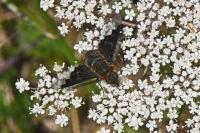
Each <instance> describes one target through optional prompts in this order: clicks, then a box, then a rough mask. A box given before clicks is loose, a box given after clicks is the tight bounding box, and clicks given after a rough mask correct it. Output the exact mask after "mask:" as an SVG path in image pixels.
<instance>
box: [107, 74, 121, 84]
mask: <svg viewBox="0 0 200 133" xmlns="http://www.w3.org/2000/svg"><path fill="white" fill-rule="evenodd" d="M106 82H107V83H108V84H111V85H113V86H119V79H118V74H117V73H116V72H109V73H108V74H107V76H106Z"/></svg>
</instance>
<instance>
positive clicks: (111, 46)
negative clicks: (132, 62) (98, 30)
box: [99, 25, 122, 63]
mask: <svg viewBox="0 0 200 133" xmlns="http://www.w3.org/2000/svg"><path fill="white" fill-rule="evenodd" d="M121 29H122V26H121V25H119V26H118V27H117V29H115V30H113V31H112V34H111V35H109V36H106V37H105V38H104V39H103V40H101V42H100V44H99V51H100V53H101V54H102V55H103V56H104V57H105V58H106V60H107V61H108V62H109V63H111V62H112V61H113V55H114V52H115V49H116V45H117V40H118V37H119V34H120V31H121Z"/></svg>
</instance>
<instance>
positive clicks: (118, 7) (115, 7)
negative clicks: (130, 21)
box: [112, 2, 122, 14]
mask: <svg viewBox="0 0 200 133" xmlns="http://www.w3.org/2000/svg"><path fill="white" fill-rule="evenodd" d="M112 8H113V9H115V13H117V14H118V13H119V12H120V11H121V10H122V6H121V3H120V2H115V4H114V5H113V6H112Z"/></svg>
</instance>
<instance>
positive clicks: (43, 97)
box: [15, 63, 83, 127]
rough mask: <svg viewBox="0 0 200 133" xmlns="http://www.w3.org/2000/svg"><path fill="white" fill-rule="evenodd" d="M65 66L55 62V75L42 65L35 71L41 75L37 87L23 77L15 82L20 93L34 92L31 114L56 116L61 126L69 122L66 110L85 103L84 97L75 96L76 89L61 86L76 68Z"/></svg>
mask: <svg viewBox="0 0 200 133" xmlns="http://www.w3.org/2000/svg"><path fill="white" fill-rule="evenodd" d="M63 68H64V64H63V65H58V64H57V63H55V65H54V68H53V70H54V72H55V73H56V76H55V77H53V76H52V74H53V73H52V72H51V71H49V70H47V68H46V67H44V66H42V65H41V66H40V67H39V68H38V69H37V70H36V72H35V76H38V77H39V80H38V83H37V85H36V87H32V86H30V83H29V82H28V81H25V80H24V79H22V78H20V80H18V81H17V82H16V84H15V85H16V88H17V89H18V90H19V92H20V93H22V92H24V91H30V92H31V93H32V95H31V97H30V99H31V100H32V101H34V105H33V107H31V108H30V113H31V114H34V115H35V116H38V115H44V114H46V115H49V116H55V117H56V120H55V123H56V124H58V125H60V126H61V127H63V126H66V125H67V124H68V117H67V116H66V114H65V113H66V110H67V109H70V108H71V107H74V108H79V107H80V106H81V105H82V104H83V102H82V98H80V97H78V96H75V94H74V93H75V90H74V89H73V90H71V89H70V88H64V89H63V88H62V87H61V85H63V84H64V83H65V79H68V78H69V76H70V73H71V72H72V71H73V70H74V67H68V70H63Z"/></svg>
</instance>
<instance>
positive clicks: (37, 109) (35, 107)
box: [30, 103, 45, 116]
mask: <svg viewBox="0 0 200 133" xmlns="http://www.w3.org/2000/svg"><path fill="white" fill-rule="evenodd" d="M30 111H31V112H30V114H35V116H37V115H38V114H44V113H45V110H44V109H43V107H42V106H40V105H39V103H36V104H34V105H33V108H30Z"/></svg>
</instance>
